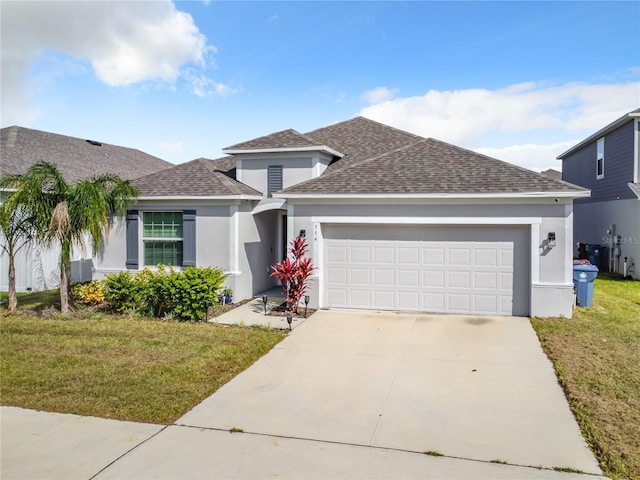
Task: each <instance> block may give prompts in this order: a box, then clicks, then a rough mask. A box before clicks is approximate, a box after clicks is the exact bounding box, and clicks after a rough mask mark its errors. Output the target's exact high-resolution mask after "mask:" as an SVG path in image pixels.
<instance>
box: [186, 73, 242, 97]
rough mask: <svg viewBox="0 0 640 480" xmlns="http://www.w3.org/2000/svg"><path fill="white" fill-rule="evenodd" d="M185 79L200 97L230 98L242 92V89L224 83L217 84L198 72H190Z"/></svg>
mask: <svg viewBox="0 0 640 480" xmlns="http://www.w3.org/2000/svg"><path fill="white" fill-rule="evenodd" d="M185 77H186V78H187V80H188V81H189V82H190V83H191V87H192V91H193V93H194V94H195V95H197V96H198V97H211V96H213V95H218V96H220V97H228V96H229V95H234V94H236V93H239V92H240V91H242V89H240V88H233V87H230V86H229V85H225V84H224V83H220V82H216V81H215V80H213V79H211V78H208V77H207V76H206V75H201V74H198V73H196V72H189V73H187V74H186V75H185Z"/></svg>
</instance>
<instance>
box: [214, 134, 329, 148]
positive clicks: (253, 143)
mask: <svg viewBox="0 0 640 480" xmlns="http://www.w3.org/2000/svg"><path fill="white" fill-rule="evenodd" d="M319 145H322V144H319V143H317V142H315V141H314V140H313V139H311V138H308V137H307V136H305V135H302V134H301V133H299V132H297V131H295V130H293V129H288V130H282V131H281V132H276V133H272V134H270V135H265V136H264V137H258V138H254V139H253V140H249V141H247V142H242V143H237V144H235V145H232V146H231V147H227V148H225V150H244V149H256V150H259V149H267V148H294V147H313V146H319Z"/></svg>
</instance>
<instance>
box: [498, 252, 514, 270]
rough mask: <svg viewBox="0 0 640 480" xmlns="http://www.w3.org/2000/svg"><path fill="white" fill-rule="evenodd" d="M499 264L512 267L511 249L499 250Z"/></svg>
mask: <svg viewBox="0 0 640 480" xmlns="http://www.w3.org/2000/svg"><path fill="white" fill-rule="evenodd" d="M500 266H501V267H513V250H509V249H506V248H503V249H501V250H500Z"/></svg>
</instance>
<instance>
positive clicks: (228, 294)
mask: <svg viewBox="0 0 640 480" xmlns="http://www.w3.org/2000/svg"><path fill="white" fill-rule="evenodd" d="M224 303H225V304H226V303H233V290H231V289H230V288H225V289H224Z"/></svg>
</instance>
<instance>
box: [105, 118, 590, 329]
mask: <svg viewBox="0 0 640 480" xmlns="http://www.w3.org/2000/svg"><path fill="white" fill-rule="evenodd" d="M224 153H225V154H227V155H228V156H227V157H224V158H221V159H218V160H208V159H197V160H193V161H191V162H188V163H184V164H181V165H177V166H174V167H173V168H171V169H168V170H163V171H160V172H157V173H152V174H150V175H147V176H144V177H141V178H138V179H137V180H135V181H134V184H135V185H136V186H137V187H138V188H139V189H140V190H141V196H140V198H139V201H138V202H137V205H135V206H134V207H132V208H131V210H130V211H129V212H128V214H127V217H126V219H122V224H121V226H122V227H123V228H120V229H115V230H112V233H111V236H110V239H109V242H108V245H107V247H106V249H105V251H104V255H103V256H102V257H101V258H99V259H96V269H95V274H96V275H97V276H98V277H102V276H104V275H105V274H108V273H111V272H117V271H121V270H123V269H125V268H128V269H130V270H133V271H137V270H140V269H142V268H144V267H147V266H149V267H153V266H154V265H156V264H157V263H164V264H172V265H176V266H188V265H197V266H219V267H221V268H223V269H224V270H225V271H226V272H228V274H229V276H228V278H227V281H226V285H227V286H228V287H230V288H233V290H234V298H235V299H236V300H242V299H245V298H249V297H251V296H253V295H256V294H258V293H260V292H262V291H264V290H266V289H268V288H270V287H272V286H274V285H276V282H275V280H274V279H273V278H271V277H270V276H269V274H270V266H271V265H272V264H273V263H274V262H277V261H279V260H282V259H283V258H284V257H285V255H286V250H287V243H288V242H289V241H290V240H292V239H293V238H295V237H296V236H297V235H301V236H304V237H305V238H306V239H307V240H308V243H309V250H310V251H309V254H310V256H311V257H312V259H313V262H314V265H315V270H314V273H313V276H312V278H311V281H310V289H309V292H308V293H309V295H310V297H311V301H310V304H309V305H310V307H313V308H321V307H332V308H358V309H380V310H407V311H428V312H445V313H463V314H479V315H482V314H498V315H538V316H553V315H564V316H567V317H570V316H571V314H572V304H573V283H572V254H573V238H572V224H573V217H572V215H573V213H572V212H573V200H574V198H580V197H586V196H588V195H589V191H588V190H586V189H583V188H580V187H576V186H574V185H569V184H567V183H565V182H562V181H557V180H553V179H550V178H548V177H545V176H543V175H541V174H538V173H535V172H532V171H529V170H526V169H523V168H520V167H517V166H514V165H511V164H508V163H505V162H502V161H499V160H496V159H493V158H490V157H487V156H484V155H480V154H477V153H474V152H472V151H469V150H465V149H462V148H459V147H456V146H453V145H450V144H447V143H443V142H440V141H437V140H433V139H426V138H422V137H419V136H416V135H413V134H410V133H407V132H403V131H400V130H397V129H394V128H391V127H389V126H386V125H383V124H380V123H377V122H374V121H371V120H368V119H365V118H362V117H357V118H354V119H351V120H348V121H345V122H341V123H337V124H335V125H330V126H328V127H324V128H320V129H318V130H314V131H312V132H309V133H306V134H301V133H298V132H296V131H295V130H285V131H281V132H277V133H274V134H272V135H267V136H264V137H260V138H257V139H254V140H250V141H248V142H244V143H240V144H237V145H233V146H231V147H228V148H226V149H224Z"/></svg>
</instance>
